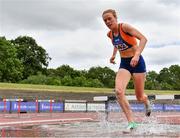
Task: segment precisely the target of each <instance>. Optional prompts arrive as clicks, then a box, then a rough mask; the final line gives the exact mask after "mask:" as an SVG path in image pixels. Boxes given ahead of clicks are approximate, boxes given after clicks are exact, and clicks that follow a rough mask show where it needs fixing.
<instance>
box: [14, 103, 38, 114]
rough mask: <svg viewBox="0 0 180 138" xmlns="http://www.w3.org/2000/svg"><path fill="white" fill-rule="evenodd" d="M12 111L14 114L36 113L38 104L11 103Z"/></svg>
mask: <svg viewBox="0 0 180 138" xmlns="http://www.w3.org/2000/svg"><path fill="white" fill-rule="evenodd" d="M11 111H12V112H17V111H20V112H28V111H31V112H35V111H36V102H11Z"/></svg>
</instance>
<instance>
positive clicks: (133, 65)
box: [130, 56, 139, 67]
mask: <svg viewBox="0 0 180 138" xmlns="http://www.w3.org/2000/svg"><path fill="white" fill-rule="evenodd" d="M138 61H139V56H134V57H133V58H132V59H131V62H130V65H131V66H132V67H135V66H136V65H137V64H138Z"/></svg>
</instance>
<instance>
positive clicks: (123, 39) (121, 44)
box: [108, 24, 146, 74]
mask: <svg viewBox="0 0 180 138" xmlns="http://www.w3.org/2000/svg"><path fill="white" fill-rule="evenodd" d="M118 27H119V28H118V32H119V33H118V36H114V34H113V32H112V31H110V32H109V33H108V37H110V38H111V41H112V44H113V45H114V47H116V48H117V49H118V50H119V51H120V53H121V52H123V54H126V51H128V49H130V48H133V46H136V45H137V41H136V38H135V37H133V36H131V35H130V34H127V33H125V32H124V31H123V30H122V24H119V25H118ZM131 59H132V57H128V58H124V57H121V63H120V67H119V68H124V69H126V70H128V71H129V72H130V73H131V74H132V73H144V72H146V65H145V61H144V59H143V57H142V55H140V58H139V61H138V64H137V65H136V66H135V67H132V66H131V65H130V62H131Z"/></svg>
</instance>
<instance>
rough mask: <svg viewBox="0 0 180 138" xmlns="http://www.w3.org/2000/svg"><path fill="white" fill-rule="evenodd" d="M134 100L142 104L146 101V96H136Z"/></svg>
mask: <svg viewBox="0 0 180 138" xmlns="http://www.w3.org/2000/svg"><path fill="white" fill-rule="evenodd" d="M136 98H137V100H138V101H139V102H144V101H146V99H147V96H146V95H141V96H136Z"/></svg>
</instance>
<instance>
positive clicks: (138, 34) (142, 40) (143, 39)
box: [122, 24, 147, 67]
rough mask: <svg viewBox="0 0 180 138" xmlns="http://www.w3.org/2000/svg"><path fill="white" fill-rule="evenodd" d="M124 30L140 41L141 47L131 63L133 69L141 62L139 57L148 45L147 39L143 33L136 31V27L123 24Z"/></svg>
mask: <svg viewBox="0 0 180 138" xmlns="http://www.w3.org/2000/svg"><path fill="white" fill-rule="evenodd" d="M122 29H123V31H124V32H126V33H129V34H130V35H132V36H134V37H136V38H137V39H139V41H140V42H139V46H138V48H137V49H136V52H135V55H134V57H133V58H132V60H131V63H130V64H131V66H132V67H135V66H136V65H137V63H138V61H139V56H140V55H141V53H142V51H143V49H144V47H145V45H146V42H147V39H146V37H145V36H144V35H143V34H142V33H141V32H139V31H138V30H137V29H135V28H134V27H132V26H130V25H128V24H123V26H122Z"/></svg>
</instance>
